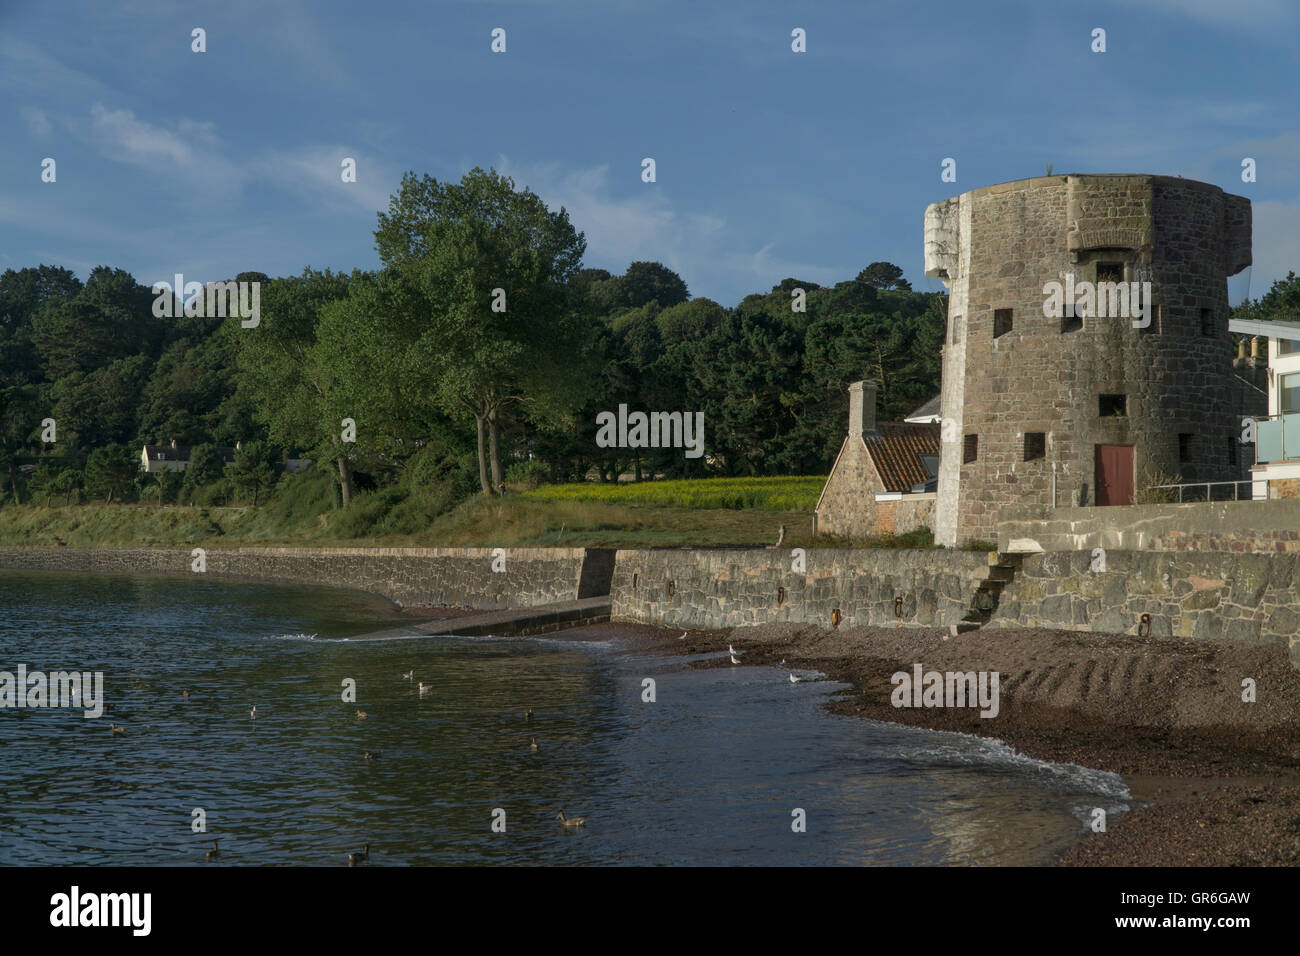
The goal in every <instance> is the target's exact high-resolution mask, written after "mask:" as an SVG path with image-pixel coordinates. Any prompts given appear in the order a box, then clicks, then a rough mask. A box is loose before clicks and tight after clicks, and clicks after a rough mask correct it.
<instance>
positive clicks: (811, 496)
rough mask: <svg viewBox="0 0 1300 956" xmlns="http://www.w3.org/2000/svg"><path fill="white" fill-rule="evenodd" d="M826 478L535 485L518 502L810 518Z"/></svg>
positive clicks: (715, 479)
mask: <svg viewBox="0 0 1300 956" xmlns="http://www.w3.org/2000/svg"><path fill="white" fill-rule="evenodd" d="M825 485H826V476H825V475H822V476H820V477H818V476H816V475H813V476H799V477H779V478H696V479H690V480H683V481H640V482H633V483H628V484H604V483H599V484H598V483H595V482H578V483H574V484H567V485H541V486H540V487H538V488H534V489H533V490H532V491H526V492H524V493H523V495H522V496H521V497H523V498H525V499H527V500H529V501H554V502H573V501H590V502H604V503H608V504H620V505H652V506H655V507H660V508H686V509H703V510H708V509H715V508H728V509H732V510H742V509H757V510H760V511H773V512H787V513H788V512H802V513H804V514H809V515H810V514H812V511H813V509H814V508H815V507H816V506H817V498H818V496H820V495H821V493H822V488H823V487H825Z"/></svg>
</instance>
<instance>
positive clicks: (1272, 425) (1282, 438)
mask: <svg viewBox="0 0 1300 956" xmlns="http://www.w3.org/2000/svg"><path fill="white" fill-rule="evenodd" d="M1272 461H1300V412H1284V413H1282V414H1281V415H1268V416H1260V417H1258V418H1256V419H1255V464H1257V465H1266V464H1268V463H1269V462H1272Z"/></svg>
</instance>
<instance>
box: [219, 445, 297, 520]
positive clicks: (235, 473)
mask: <svg viewBox="0 0 1300 956" xmlns="http://www.w3.org/2000/svg"><path fill="white" fill-rule="evenodd" d="M283 469H284V462H283V458H282V457H281V455H280V451H279V449H277V448H274V447H273V446H271V445H269V444H267V443H266V442H260V441H251V442H247V443H245V445H244V447H243V448H242V449H240V451H239V452H237V453H236V454H235V467H234V468H233V469H232V471H231V475H230V477H231V480H232V481H233V482H234V483H235V487H237V488H239V489H241V490H243V491H245V492H250V493H251V494H252V496H253V507H254V508H256V507H257V498H258V495H260V494H261V493H262V492H263V491H265V490H266V489H268V488H271V487H272V486H274V485H275V483H276V481H278V480H279V478H280V473H281V472H282V471H283Z"/></svg>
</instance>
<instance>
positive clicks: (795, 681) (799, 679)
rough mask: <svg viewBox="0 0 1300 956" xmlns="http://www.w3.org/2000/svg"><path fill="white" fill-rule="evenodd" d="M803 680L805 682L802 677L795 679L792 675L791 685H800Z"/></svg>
mask: <svg viewBox="0 0 1300 956" xmlns="http://www.w3.org/2000/svg"><path fill="white" fill-rule="evenodd" d="M801 680H803V678H802V677H795V676H794V675H793V674H791V675H790V683H791V684H797V683H799V682H800V681H801Z"/></svg>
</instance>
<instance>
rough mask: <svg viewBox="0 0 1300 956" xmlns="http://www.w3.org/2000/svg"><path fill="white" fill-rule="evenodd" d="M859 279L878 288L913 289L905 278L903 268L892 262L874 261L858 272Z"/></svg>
mask: <svg viewBox="0 0 1300 956" xmlns="http://www.w3.org/2000/svg"><path fill="white" fill-rule="evenodd" d="M858 281H859V282H865V283H866V284H867V285H869V286H872V287H874V288H877V289H899V290H901V291H911V288H912V286H911V284H910V283H909V282H908V281H907V280H906V279H904V278H903V270H902V269H900V268H899V267H898V266H896V265H894V264H893V263H892V262H873V263H871V265H869V266H867V267H866V268H865V269H863V270H862V271H861V272H859V273H858Z"/></svg>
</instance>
